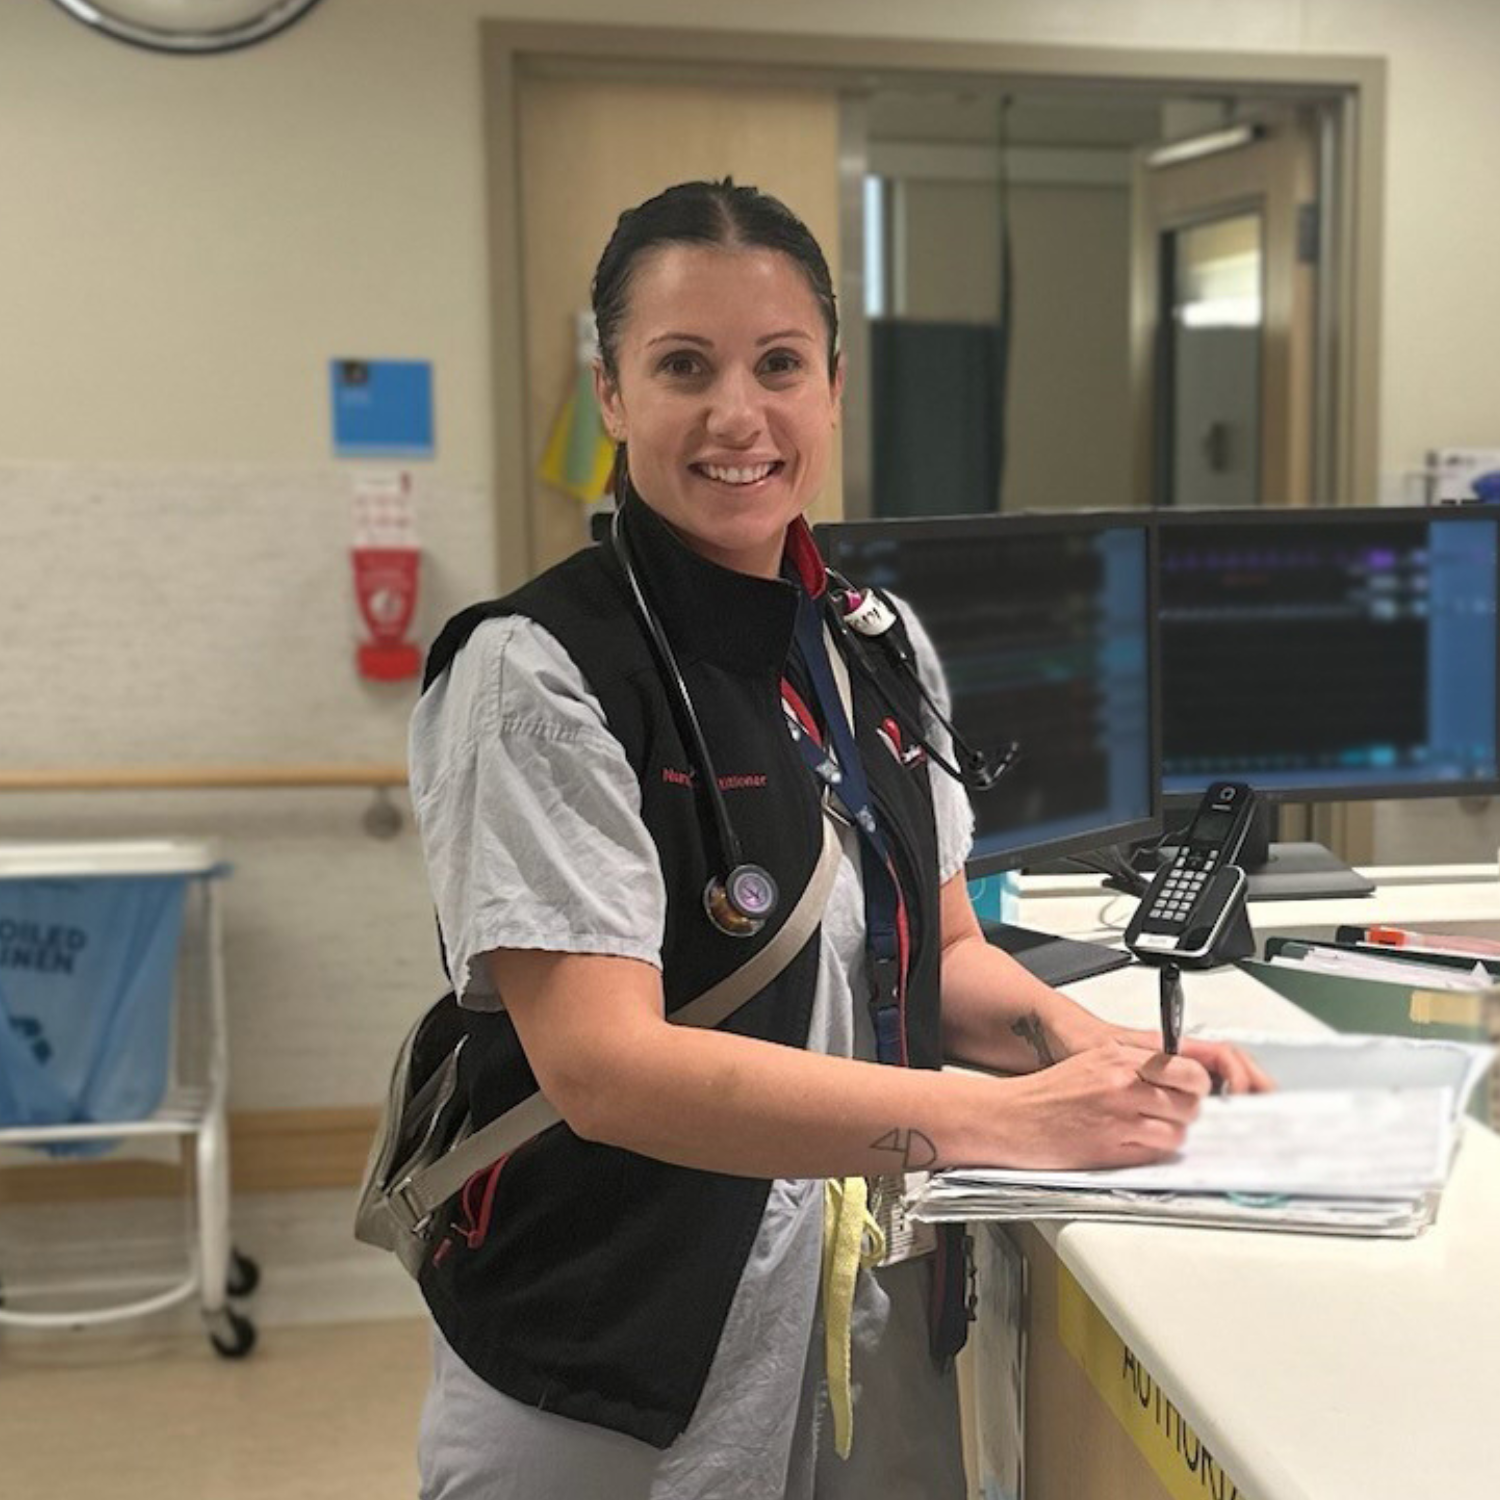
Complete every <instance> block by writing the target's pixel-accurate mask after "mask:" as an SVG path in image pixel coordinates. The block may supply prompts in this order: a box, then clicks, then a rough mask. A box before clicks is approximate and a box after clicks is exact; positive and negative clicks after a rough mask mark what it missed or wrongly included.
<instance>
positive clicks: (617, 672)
mask: <svg viewBox="0 0 1500 1500" xmlns="http://www.w3.org/2000/svg"><path fill="white" fill-rule="evenodd" d="M625 519H626V522H627V524H628V525H629V527H630V532H629V535H630V540H631V543H632V549H633V556H634V558H635V561H636V567H637V571H638V573H639V575H640V577H641V581H642V585H643V587H644V588H645V589H646V590H647V592H648V596H649V598H650V600H651V603H652V606H653V608H654V609H655V611H656V612H657V614H658V615H659V617H660V619H661V621H662V625H663V627H664V629H665V631H666V634H667V637H668V639H669V640H670V642H671V644H672V647H673V650H674V652H675V653H676V656H677V660H678V664H679V666H680V668H681V670H682V674H683V677H684V679H685V681H686V683H687V685H688V689H689V692H690V693H691V695H692V699H693V703H694V706H695V708H696V710H697V714H698V718H699V721H700V723H701V724H702V726H703V730H704V734H705V737H706V738H707V740H708V744H709V749H710V752H711V754H712V756H713V758H714V764H715V769H716V771H717V772H718V775H719V779H720V782H721V784H722V785H723V788H724V796H725V798H726V799H727V801H728V804H729V809H730V816H731V817H732V819H733V820H734V825H735V830H736V833H737V834H738V837H739V839H740V842H741V844H742V846H743V853H744V857H745V858H746V859H747V860H750V861H753V862H754V863H757V864H760V865H763V866H764V867H765V868H766V869H768V870H769V871H770V872H771V873H772V875H773V876H774V877H775V878H776V880H777V882H778V884H779V886H780V890H781V902H780V908H779V914H778V915H777V916H775V917H773V918H772V920H771V922H769V923H768V924H767V928H766V930H765V931H764V932H762V933H760V934H759V935H757V936H756V937H754V938H734V937H727V936H725V935H724V934H722V933H720V932H719V931H718V930H717V929H716V928H715V927H714V926H713V925H712V924H711V923H710V922H709V920H708V918H707V916H706V915H705V913H704V911H703V904H702V900H703V889H704V886H705V884H706V883H707V881H708V880H709V878H710V876H711V875H714V874H718V875H722V874H724V873H725V872H724V871H723V870H721V869H719V868H718V865H719V857H718V851H717V847H716V843H715V841H714V837H713V823H712V820H711V817H710V816H709V812H708V808H707V805H706V801H704V799H702V797H701V794H700V793H699V791H698V790H697V789H696V787H695V784H694V783H695V782H696V779H697V772H696V770H695V766H694V762H693V759H692V757H691V756H690V754H689V752H688V749H687V748H686V747H687V745H688V743H690V741H688V739H687V738H686V735H685V734H684V733H683V732H682V731H681V730H680V726H679V724H678V718H677V716H678V713H679V712H680V710H678V708H677V707H676V704H675V701H674V698H673V696H672V695H671V694H670V693H669V691H668V690H667V688H666V685H665V681H664V678H663V675H662V671H661V668H660V666H659V664H658V662H657V660H656V658H655V656H654V653H653V647H652V646H651V644H650V643H649V641H648V638H647V635H646V632H645V629H644V627H643V625H642V623H641V621H640V620H639V618H638V616H637V613H636V611H635V608H634V606H633V604H632V602H631V598H630V595H629V592H628V587H627V584H626V580H625V577H624V573H623V570H622V569H621V567H620V564H619V561H618V559H617V558H616V556H615V554H614V552H613V549H612V548H611V547H610V546H609V545H607V544H605V545H601V546H597V547H592V548H589V549H587V550H585V551H583V552H579V553H577V554H575V555H574V556H573V557H570V558H568V559H567V560H566V561H565V562H562V563H560V564H558V565H557V566H556V567H554V568H551V569H549V570H548V571H547V572H545V573H543V574H542V575H540V576H539V577H538V578H536V579H533V580H532V581H531V582H530V583H528V584H526V585H525V586H524V587H522V588H521V589H519V590H517V591H516V592H515V593H513V594H510V595H508V596H507V597H506V598H504V599H499V600H495V601H492V602H490V603H486V604H479V605H475V606H473V607H471V608H470V609H467V610H465V611H463V612H462V613H461V614H459V615H457V616H455V617H454V618H453V619H452V620H450V621H449V622H448V624H447V625H446V626H445V627H444V629H443V631H442V633H441V634H440V635H439V637H438V640H437V642H436V643H435V644H434V646H433V648H432V652H431V655H430V657H429V660H428V667H427V676H426V682H427V683H431V682H432V681H433V680H434V679H435V678H436V677H437V676H438V675H439V674H440V673H441V672H442V671H443V670H444V669H445V668H446V667H447V665H448V664H449V662H451V661H452V659H453V657H454V656H455V655H456V654H457V652H458V651H459V650H460V649H461V647H462V646H463V643H464V642H465V641H466V640H467V639H468V637H469V636H470V634H472V632H473V631H474V629H475V627H476V626H477V625H478V624H479V623H480V622H481V621H483V620H486V619H490V618H493V617H495V616H499V615H508V614H521V615H525V616H527V617H529V618H530V619H532V620H535V621H536V622H537V623H538V624H540V625H542V626H543V627H544V628H545V629H546V630H548V631H549V632H550V633H551V634H552V635H553V636H554V637H556V639H557V640H558V641H559V642H560V643H561V645H562V646H563V647H564V649H565V650H566V651H567V653H568V655H569V656H570V657H571V658H572V660H573V662H574V663H575V664H576V665H577V667H578V668H579V671H580V672H581V673H582V675H583V678H584V680H585V681H586V682H587V683H588V685H589V687H590V688H591V690H592V691H593V692H594V693H595V694H596V695H597V697H598V698H599V701H600V703H601V704H602V706H603V709H604V714H605V717H606V719H607V721H608V724H609V728H610V730H611V732H612V733H613V734H614V735H615V736H616V737H617V738H618V739H619V741H620V743H621V744H622V746H623V747H624V749H625V753H626V755H627V757H628V758H629V761H630V764H631V766H632V768H633V769H634V770H635V772H636V774H637V776H638V777H639V778H640V784H641V804H642V816H643V818H644V821H645V824H646V826H647V828H648V829H649V831H650V833H651V835H652V837H653V838H654V840H655V842H656V845H657V849H658V851H659V853H660V858H661V867H662V872H663V876H664V879H665V881H666V887H667V917H666V936H665V942H664V946H663V952H662V959H663V986H664V990H665V997H666V1008H667V1011H668V1012H669V1013H670V1012H671V1011H672V1010H674V1009H676V1008H677V1007H678V1006H680V1005H682V1004H684V1003H685V1002H686V1001H688V1000H691V999H693V998H694V997H695V996H696V995H698V994H700V993H701V992H702V991H703V990H705V989H707V988H708V987H709V986H710V985H712V984H714V983H715V982H716V981H718V980H719V979H722V978H724V977H725V976H726V975H727V974H729V973H731V972H732V971H733V970H734V969H736V968H738V967H739V966H740V965H741V964H743V963H744V962H745V960H746V959H748V958H749V957H750V956H751V955H752V954H753V953H755V952H756V951H757V949H758V948H759V947H760V946H762V945H763V944H764V943H766V942H768V941H770V939H771V937H772V935H773V934H774V930H775V925H776V923H777V922H778V921H780V920H782V919H784V918H785V916H786V914H788V913H789V912H790V911H791V910H792V908H793V907H794V906H795V904H796V901H797V897H798V895H799V894H800V893H801V891H802V889H803V887H804V886H805V885H806V883H807V880H808V878H809V876H810V875H811V873H812V869H813V866H814V863H815V862H816V858H817V854H818V850H819V848H820V845H821V840H822V830H821V823H820V813H819V809H818V804H819V790H818V786H817V783H816V781H815V779H814V777H813V775H812V773H811V772H810V771H809V770H808V768H807V766H806V765H805V764H804V762H803V760H802V758H801V756H800V755H799V753H798V751H797V749H796V747H795V745H794V744H793V743H792V740H791V737H790V735H789V734H788V732H787V727H786V722H785V718H784V715H783V710H782V705H781V694H780V680H781V676H782V672H783V668H784V666H785V665H786V662H787V655H788V651H789V648H790V646H791V641H792V629H793V621H794V618H795V613H796V601H797V590H796V587H795V586H794V585H793V584H791V583H788V582H786V581H784V580H769V579H763V578H755V577H750V576H747V575H745V574H742V573H736V572H732V571H730V570H727V569H724V568H721V567H718V566H717V565H715V564H713V563H711V562H709V561H707V560H706V559H704V558H702V557H700V556H698V555H697V554H696V553H695V552H693V551H691V550H690V549H689V548H687V547H686V546H684V545H683V544H682V543H681V542H680V541H679V540H678V539H677V537H676V536H675V535H674V534H673V533H672V532H671V531H670V530H669V529H668V528H667V527H666V526H665V525H664V524H663V523H662V522H661V521H660V520H659V519H658V518H657V517H656V516H655V514H654V513H653V512H652V511H651V510H650V509H648V508H647V507H646V506H644V505H643V504H641V503H640V502H639V501H638V500H636V499H635V498H634V497H632V498H631V500H630V501H629V502H628V504H627V511H626V517H625ZM882 671H883V672H884V673H885V675H884V678H883V684H882V685H883V687H884V690H885V691H886V692H887V693H889V694H891V695H892V696H893V697H894V698H895V699H896V700H897V701H898V702H899V703H901V705H902V707H903V709H904V710H905V712H906V713H907V714H909V715H910V716H911V717H912V719H913V720H914V721H915V720H916V719H917V718H918V717H919V716H920V704H919V703H918V702H917V698H916V694H915V692H914V691H913V689H912V688H911V686H910V685H909V683H907V682H906V681H905V680H904V678H903V676H902V675H901V674H899V673H897V672H895V671H894V670H890V671H885V669H883V668H882ZM851 680H852V688H853V695H854V709H855V722H856V730H857V738H858V743H859V748H860V751H861V753H862V756H863V758H864V763H865V768H866V771H867V773H868V776H869V780H870V784H871V788H872V792H873V794H874V798H875V801H876V806H877V811H878V813H879V814H880V815H881V817H882V820H883V823H884V826H885V828H886V831H887V834H888V836H889V838H890V842H891V845H892V849H893V854H894V858H895V860H896V862H897V865H898V868H899V870H900V875H901V881H902V886H903V890H904V892H905V897H906V903H907V911H908V919H909V924H910V930H911V939H912V959H911V965H910V971H909V978H908V989H907V1042H908V1051H909V1056H910V1059H911V1062H912V1065H913V1066H915V1067H925V1068H933V1067H937V1066H939V1064H940V1061H941V1054H940V1040H939V1014H938V964H939V955H940V948H941V943H940V933H939V923H938V887H937V840H936V832H935V829H934V826H933V814H932V800H931V791H930V787H929V785H928V780H927V777H928V771H927V768H926V767H925V766H924V765H918V766H915V767H907V766H903V765H901V764H899V763H898V761H897V758H896V756H895V755H893V754H892V753H891V750H890V748H889V747H888V745H887V744H886V743H885V740H884V739H883V738H882V737H881V736H879V735H878V734H877V732H876V727H877V726H878V725H879V724H880V722H881V720H882V719H883V718H885V717H886V716H887V715H888V714H889V712H890V710H889V708H888V706H886V705H885V704H884V703H882V701H881V699H880V696H879V694H877V693H876V692H875V691H874V689H873V688H872V686H871V685H870V684H869V683H868V682H867V681H866V680H865V679H864V678H863V676H862V675H861V674H860V673H859V672H858V671H857V670H855V671H851ZM700 804H702V805H700ZM817 967H818V935H817V934H814V936H813V938H812V939H811V940H810V941H809V942H808V943H807V945H806V946H805V947H804V948H803V950H802V951H801V952H800V953H799V954H798V955H797V957H796V958H795V959H793V961H792V962H791V963H790V964H789V965H788V966H787V967H786V968H785V969H784V970H783V971H782V973H781V975H780V976H779V977H778V978H777V979H776V980H775V981H774V982H773V983H772V984H770V985H769V986H767V988H766V989H765V990H763V991H762V992H761V993H760V994H759V995H757V996H756V997H755V998H753V999H752V1000H750V1001H748V1002H747V1003H746V1004H745V1005H743V1006H742V1007H741V1008H740V1009H739V1010H738V1011H737V1012H736V1013H735V1014H734V1015H733V1016H732V1017H731V1018H730V1019H729V1020H728V1021H727V1022H726V1023H725V1025H724V1029H726V1030H729V1031H734V1032H739V1033H742V1034H744V1035H746V1036H753V1037H760V1038H764V1039H766V1040H771V1041H776V1042H782V1043H789V1044H792V1045H795V1046H804V1045H806V1042H807V1034H808V1024H809V1019H810V1016H811V1011H812V1002H813V991H814V987H815V983H816V977H817ZM608 1006H609V997H608V996H607V995H601V996H599V1024H600V1025H601V1026H607V1025H608V1024H609V1015H608ZM461 1016H462V1020H461V1024H462V1026H463V1027H464V1029H465V1030H466V1032H467V1035H468V1041H467V1042H466V1044H465V1048H464V1052H463V1063H464V1067H463V1079H464V1085H465V1087H466V1088H467V1090H468V1094H469V1100H470V1105H471V1109H472V1112H473V1115H474V1118H475V1123H476V1124H483V1123H485V1122H487V1121H488V1120H491V1119H493V1118H495V1117H496V1116H497V1115H498V1114H500V1113H501V1112H502V1111H503V1110H505V1109H507V1108H509V1107H510V1106H511V1105H513V1104H515V1103H517V1102H518V1101H519V1100H521V1099H522V1098H524V1097H525V1096H526V1095H528V1094H529V1093H531V1092H532V1091H533V1090H534V1089H535V1087H536V1083H535V1079H534V1078H533V1076H532V1073H531V1070H530V1068H529V1067H528V1065H527V1063H526V1059H525V1057H524V1055H523V1054H522V1051H521V1048H520V1045H519V1043H518V1041H517V1038H516V1034H515V1030H514V1028H513V1026H512V1025H511V1023H510V1021H509V1019H508V1018H507V1017H506V1016H504V1015H503V1014H494V1013H487V1012H485V1013H481V1012H468V1011H465V1012H462V1013H461ZM769 1191H770V1184H769V1182H766V1181H764V1180H760V1179H752V1178H745V1177H731V1176H727V1175H724V1174H720V1173H715V1172H702V1171H695V1170H692V1169H689V1168H684V1167H677V1166H669V1165H667V1164H666V1163H663V1162H660V1161H655V1160H653V1159H651V1158H648V1157H645V1156H640V1155H637V1154H635V1153H633V1152H630V1151H625V1150H621V1149H618V1148H616V1147H612V1146H604V1145H599V1144H596V1143H591V1142H588V1141H584V1140H581V1139H579V1138H578V1137H577V1136H575V1135H574V1134H573V1133H572V1132H571V1131H570V1130H569V1129H568V1128H567V1127H566V1126H565V1125H564V1126H557V1127H554V1128H553V1129H551V1130H549V1131H547V1132H545V1133H544V1134H543V1135H541V1136H539V1137H537V1138H535V1139H534V1140H532V1141H530V1142H528V1143H527V1144H526V1145H524V1146H522V1147H521V1148H519V1149H518V1150H517V1151H515V1152H514V1153H513V1154H512V1156H511V1157H510V1159H509V1161H508V1162H507V1163H506V1164H505V1166H504V1167H503V1169H502V1170H501V1171H500V1173H499V1175H498V1177H497V1179H496V1183H495V1195H494V1200H493V1204H492V1210H491V1216H490V1227H489V1229H488V1233H487V1235H486V1237H485V1239H484V1240H483V1242H482V1244H480V1245H479V1246H478V1247H477V1248H473V1249H471V1248H469V1246H468V1244H467V1242H466V1241H465V1240H464V1239H462V1238H457V1237H452V1236H450V1238H449V1243H448V1248H447V1249H446V1250H444V1251H442V1252H440V1253H439V1254H436V1255H434V1256H433V1257H430V1258H429V1263H428V1265H427V1267H426V1268H425V1269H424V1271H423V1274H422V1277H421V1285H422V1290H423V1293H424V1295H425V1296H426V1299H427V1302H428V1305H429V1307H430V1308H431V1310H432V1313H433V1316H434V1317H435V1318H436V1320H437V1322H438V1325H439V1326H440V1327H441V1329H442V1331H443V1334H444V1336H445V1337H446V1338H447V1340H448V1342H449V1343H450V1344H451V1345H452V1347H453V1348H454V1349H455V1350H456V1351H457V1353H458V1354H459V1355H460V1357H461V1358H462V1359H463V1360H464V1362H465V1363H466V1364H467V1365H468V1366H469V1367H470V1368H471V1369H473V1370H474V1371H475V1372H476V1373H477V1374H479V1375H480V1376H481V1377H482V1378H483V1379H485V1380H486V1381H487V1382H489V1384H491V1385H493V1386H494V1387H495V1388H496V1389H498V1390H500V1391H503V1392H505V1393H506V1394H507V1395H510V1396H512V1397H514V1398H516V1399H517V1400H519V1401H522V1402H525V1403H526V1404H528V1405H531V1406H536V1407H541V1408H543V1409H545V1410H549V1411H555V1412H559V1413H561V1414H562V1415H564V1416H568V1417H574V1418H578V1419H581V1420H584V1421H588V1422H593V1423H596V1424H598V1425H600V1426H604V1427H609V1428H613V1429H615V1430H616V1431H619V1432H624V1433H627V1434H629V1435H630V1436H632V1437H635V1438H639V1439H641V1440H642V1441H644V1442H647V1443H650V1444H652V1445H653V1446H655V1447H658V1448H664V1447H666V1446H667V1445H668V1444H669V1443H671V1442H672V1440H673V1439H674V1438H676V1437H677V1435H678V1434H679V1433H680V1432H681V1431H682V1429H683V1428H684V1427H685V1426H686V1425H687V1422H688V1419H689V1418H690V1417H691V1415H692V1413H693V1408H694V1407H695V1405H696V1404H697V1401H698V1398H699V1395H700V1394H701V1392H702V1389H703V1383H704V1380H705V1379H706V1377H707V1375H708V1369H709V1365H710V1362H711V1361H712V1359H713V1356H714V1352H715V1350H716V1348H717V1346H718V1341H719V1335H720V1332H721V1331H722V1329H723V1326H724V1320H725V1317H726V1315H727V1313H728V1311H729V1306H730V1302H731V1300H732V1299H733V1297H734V1293H735V1289H736V1287H737V1286H738V1284H739V1279H740V1275H741V1272H742V1270H743V1268H744V1264H745V1260H746V1258H747V1256H748V1255H749V1252H750V1248H751V1246H752V1244H753V1242H754V1240H755V1236H756V1232H757V1229H758V1227H759V1224H760V1219H761V1215H762V1212H763V1210H764V1207H765V1203H766V1198H767V1195H768V1193H769ZM452 1212H454V1213H456V1209H454V1210H452ZM450 1223H451V1220H450Z"/></svg>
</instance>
